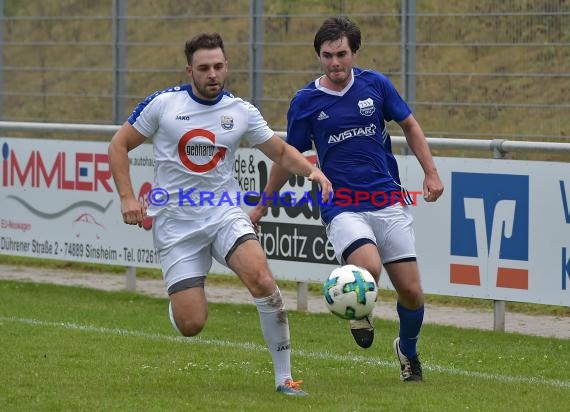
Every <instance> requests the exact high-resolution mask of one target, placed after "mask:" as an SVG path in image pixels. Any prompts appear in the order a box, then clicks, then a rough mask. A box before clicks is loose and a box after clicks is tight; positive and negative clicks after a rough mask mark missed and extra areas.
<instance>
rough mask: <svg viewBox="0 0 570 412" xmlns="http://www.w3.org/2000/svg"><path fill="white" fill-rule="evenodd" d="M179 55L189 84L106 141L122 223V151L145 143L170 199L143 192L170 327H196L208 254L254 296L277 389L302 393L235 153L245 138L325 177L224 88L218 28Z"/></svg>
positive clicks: (125, 209)
mask: <svg viewBox="0 0 570 412" xmlns="http://www.w3.org/2000/svg"><path fill="white" fill-rule="evenodd" d="M185 54H186V59H187V62H188V65H187V66H186V74H187V75H188V77H189V78H190V79H191V83H190V84H186V85H181V86H175V87H171V88H169V89H165V90H162V91H159V92H156V93H154V94H152V95H150V96H149V97H148V98H147V99H146V100H144V101H143V102H141V103H140V104H139V105H138V106H137V107H136V108H135V110H134V111H133V113H132V114H131V116H130V117H129V119H128V121H127V122H125V123H124V124H123V125H122V126H121V128H120V129H119V130H118V131H117V133H115V135H114V136H113V139H112V140H111V143H110V144H109V164H110V167H111V171H112V173H113V178H114V180H115V184H116V186H117V192H118V194H119V196H120V199H121V213H122V215H123V221H124V222H125V223H126V224H130V225H137V224H138V225H139V226H140V225H141V224H142V221H143V219H144V218H145V215H146V213H147V209H146V207H145V205H141V204H140V203H139V201H138V200H137V198H136V197H135V195H134V191H133V188H132V182H131V179H130V175H129V158H128V152H129V151H130V150H132V149H134V148H135V147H137V146H139V145H140V144H142V143H143V142H145V141H152V143H153V155H154V160H155V167H154V184H153V188H154V189H157V190H160V191H163V193H166V194H168V197H167V198H168V199H170V200H171V201H169V202H168V203H162V202H161V204H157V203H156V202H151V198H150V197H149V202H151V204H150V206H149V208H148V215H149V216H152V217H153V238H154V244H155V247H156V249H157V250H158V252H159V254H160V263H161V266H162V272H163V276H164V282H165V286H166V289H167V291H168V295H169V297H170V306H169V315H170V321H171V323H172V325H173V326H174V328H175V329H176V330H177V331H178V332H180V333H181V334H182V335H184V336H195V335H197V334H199V333H200V331H201V330H202V328H203V327H204V325H205V323H206V319H207V317H208V305H207V300H206V295H205V292H204V284H205V280H206V276H207V273H208V271H209V270H210V267H211V265H212V258H215V259H216V260H218V261H219V262H220V263H222V264H224V265H226V266H227V267H229V268H231V269H232V270H233V271H234V272H235V273H236V274H237V275H238V277H239V278H240V279H241V281H242V282H243V283H244V285H245V286H246V287H247V289H248V290H249V292H250V293H251V295H252V297H253V301H254V303H255V305H256V306H257V310H258V312H259V318H260V323H261V329H262V332H263V337H264V338H265V341H266V343H267V347H268V349H269V352H270V353H271V357H272V360H273V368H274V378H275V387H276V390H277V392H280V393H284V394H286V395H292V396H304V395H306V392H305V391H303V390H302V389H301V387H300V383H301V381H294V380H293V379H292V377H291V360H290V353H291V348H290V337H289V323H288V317H287V312H286V310H285V309H284V307H283V299H282V296H281V292H280V291H279V288H278V287H277V284H276V282H275V279H274V278H273V276H272V274H271V272H270V270H269V267H268V265H267V258H266V257H265V254H264V252H263V249H262V248H261V244H260V243H259V240H258V239H257V236H256V235H255V231H254V227H253V225H252V222H251V221H250V219H249V218H248V216H247V214H246V213H245V212H244V211H243V210H242V209H241V207H240V206H239V205H240V204H241V203H240V202H239V200H240V199H239V196H240V188H239V185H238V183H237V181H236V179H235V178H234V176H233V165H234V154H235V151H236V150H237V148H238V147H239V145H240V142H241V141H242V139H243V138H247V141H248V142H249V143H250V144H251V145H252V146H256V147H257V148H258V149H260V150H261V151H262V152H263V153H265V154H266V155H267V156H268V157H269V158H270V159H272V160H273V161H274V162H276V164H280V165H282V166H284V167H286V169H287V170H289V171H290V172H292V173H296V174H301V175H304V176H306V177H308V178H309V179H310V180H314V181H315V182H317V183H318V184H319V185H324V186H325V187H327V188H328V189H329V190H332V188H331V185H330V182H329V180H328V179H327V178H326V177H325V176H324V174H323V173H322V171H320V170H319V169H317V168H316V167H314V166H313V165H312V164H311V163H310V162H309V161H308V160H307V159H305V157H304V156H303V155H302V154H301V153H299V152H298V151H297V150H296V149H294V148H293V147H291V146H290V145H288V144H287V143H285V142H284V141H283V140H282V139H281V138H280V137H279V136H277V135H276V134H275V133H274V132H273V130H271V129H270V128H269V126H268V125H267V123H266V121H265V120H264V119H263V117H262V116H261V114H260V112H259V110H257V109H256V108H255V107H254V106H253V105H251V104H250V103H248V102H246V101H244V100H242V99H240V98H237V97H234V96H233V95H232V94H230V93H229V92H228V91H227V90H225V89H224V82H225V80H226V77H227V72H228V63H227V61H226V54H225V51H224V44H223V41H222V38H221V37H220V35H219V34H218V33H202V34H199V35H197V36H195V37H194V38H193V39H191V40H189V41H188V42H187V43H186V46H185ZM204 192H205V193H214V194H215V196H216V200H221V199H225V200H224V201H223V202H219V203H218V204H217V205H209V204H205V205H204V204H202V203H201V202H198V200H197V199H195V198H194V199H192V198H191V197H190V193H204ZM155 200H156V199H155ZM193 200H194V201H196V202H198V203H199V204H196V203H195V202H194V201H193Z"/></svg>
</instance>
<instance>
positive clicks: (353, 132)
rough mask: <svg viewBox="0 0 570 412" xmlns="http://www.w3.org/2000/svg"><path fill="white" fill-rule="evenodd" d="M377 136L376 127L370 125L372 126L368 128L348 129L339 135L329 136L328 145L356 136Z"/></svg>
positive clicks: (371, 124) (372, 124)
mask: <svg viewBox="0 0 570 412" xmlns="http://www.w3.org/2000/svg"><path fill="white" fill-rule="evenodd" d="M375 134H376V125H375V124H374V123H370V126H366V127H355V128H353V129H348V130H345V131H343V132H340V133H339V134H331V135H330V136H329V140H328V143H329V144H331V143H339V142H342V141H343V140H346V139H350V138H351V137H355V136H374V135H375Z"/></svg>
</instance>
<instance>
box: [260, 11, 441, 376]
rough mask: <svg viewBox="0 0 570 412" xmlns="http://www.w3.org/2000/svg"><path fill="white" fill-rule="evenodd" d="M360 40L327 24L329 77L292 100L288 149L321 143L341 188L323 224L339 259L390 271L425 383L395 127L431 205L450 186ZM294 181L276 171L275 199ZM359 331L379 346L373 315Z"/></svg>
mask: <svg viewBox="0 0 570 412" xmlns="http://www.w3.org/2000/svg"><path fill="white" fill-rule="evenodd" d="M360 42H361V34H360V29H359V28H358V26H357V25H356V24H354V23H353V22H351V21H350V20H349V19H347V18H345V17H332V18H328V19H326V20H325V21H324V22H323V24H322V25H321V27H320V28H319V30H318V31H317V33H316V34H315V39H314V48H315V52H316V53H317V57H318V59H319V61H320V63H321V66H322V68H323V71H324V75H323V76H321V77H319V78H318V79H316V80H315V81H313V82H311V83H309V84H307V85H306V86H305V87H304V88H303V89H301V90H299V91H298V92H297V93H296V95H295V97H294V98H293V99H292V101H291V105H290V107H289V112H288V115H287V142H288V143H289V144H291V145H293V146H294V147H296V148H297V149H299V150H300V151H306V150H309V149H311V148H312V147H313V145H314V147H315V148H316V151H317V157H318V160H319V165H320V167H321V169H322V170H323V172H324V173H325V174H326V175H327V177H328V178H329V179H330V180H331V182H332V183H333V186H334V188H335V194H334V195H333V198H332V201H331V202H330V203H329V204H323V205H321V218H322V220H323V222H324V223H325V225H326V230H327V235H328V238H329V240H330V242H331V243H332V245H333V248H334V250H335V253H336V256H337V259H338V260H339V262H341V263H342V264H347V263H348V264H353V265H356V266H360V267H364V268H366V269H367V270H368V271H369V272H370V273H371V274H372V275H373V276H374V278H375V279H376V280H377V281H378V279H379V276H380V272H381V270H382V265H383V266H384V268H385V269H386V271H387V272H388V276H389V277H390V280H391V282H392V284H393V286H394V289H396V292H397V293H398V302H397V305H396V310H397V312H398V315H399V318H400V331H399V335H398V337H396V338H395V340H394V341H393V347H394V351H395V354H396V356H397V358H398V361H399V363H400V379H401V380H402V381H407V382H409V381H421V380H423V373H422V368H421V363H420V360H419V357H418V354H417V351H416V343H417V341H418V337H419V333H420V329H421V326H422V323H423V317H424V305H423V303H424V296H423V291H422V288H421V282H420V274H419V270H418V265H417V262H416V251H415V235H414V230H413V219H412V215H411V213H410V211H409V205H410V204H413V198H412V197H411V196H410V193H409V192H407V191H406V190H405V189H404V188H403V187H402V186H401V184H400V178H399V173H398V165H397V163H396V158H395V157H394V155H393V153H392V147H391V146H392V145H391V141H390V135H389V134H388V132H387V130H386V125H385V122H388V121H391V120H394V121H396V122H397V123H398V125H399V126H400V127H401V128H402V131H403V132H404V135H405V136H406V140H407V143H408V145H409V147H410V148H411V149H412V151H413V153H414V154H415V155H416V158H417V159H418V161H419V163H420V165H421V167H422V168H423V171H424V174H425V178H424V182H423V195H424V199H425V200H426V201H427V202H434V201H436V200H437V199H438V198H439V197H440V196H441V194H442V193H443V184H442V182H441V180H440V178H439V175H438V173H437V170H436V167H435V164H434V162H433V159H432V155H431V152H430V149H429V146H428V144H427V140H426V138H425V136H424V133H423V131H422V129H421V127H420V125H419V124H418V122H417V121H416V120H415V118H414V116H413V115H412V112H411V110H410V108H409V107H408V105H407V104H406V102H405V101H404V100H403V99H402V98H401V97H400V95H399V94H398V92H397V91H396V88H395V87H394V86H393V85H392V83H391V82H390V80H389V79H388V78H387V77H386V76H384V75H383V74H381V73H378V72H376V71H373V70H366V69H361V68H359V67H356V66H354V62H355V60H356V52H357V50H358V49H359V48H360ZM288 177H289V172H288V171H287V170H285V169H283V168H282V167H280V166H279V165H274V166H273V167H272V169H271V174H270V177H269V181H268V183H267V185H266V187H265V189H264V190H265V192H266V193H267V194H268V195H272V194H273V193H274V192H275V191H278V190H279V189H280V188H281V187H282V186H283V184H284V183H285V182H286V181H287V179H288ZM341 192H342V197H341V196H339V195H340V194H341ZM379 194H380V195H381V194H383V196H380V195H379ZM266 213H267V207H266V206H264V205H257V206H256V207H255V208H254V209H253V210H252V211H251V212H250V217H251V220H252V222H253V223H254V225H257V223H258V222H259V220H260V219H261V217H262V216H263V215H264V214H266ZM350 331H351V333H352V335H353V337H354V339H355V341H356V343H357V344H358V345H359V346H361V347H363V348H368V347H370V346H371V345H372V342H373V339H374V325H373V323H372V321H371V319H370V316H368V317H366V318H364V319H362V320H352V321H350Z"/></svg>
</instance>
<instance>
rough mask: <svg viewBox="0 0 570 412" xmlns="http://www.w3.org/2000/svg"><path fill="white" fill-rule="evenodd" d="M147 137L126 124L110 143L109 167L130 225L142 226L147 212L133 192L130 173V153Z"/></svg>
mask: <svg viewBox="0 0 570 412" xmlns="http://www.w3.org/2000/svg"><path fill="white" fill-rule="evenodd" d="M144 140H145V137H144V136H143V135H142V134H140V133H139V132H138V131H137V130H136V129H135V128H134V127H133V126H131V124H130V123H128V122H126V123H125V124H123V125H122V126H121V128H120V129H119V130H117V132H116V133H115V135H114V136H113V138H112V139H111V143H109V149H108V154H109V167H110V168H111V173H112V174H113V179H114V181H115V186H116V187H117V192H118V193H119V198H120V200H121V214H122V215H123V221H124V222H125V223H127V224H129V225H139V226H141V225H142V222H143V219H144V217H145V214H146V211H145V207H144V205H142V204H140V203H139V201H138V200H137V198H136V197H135V194H134V192H133V185H132V182H131V177H130V173H129V157H128V152H129V151H130V150H132V149H134V148H135V147H137V146H139V145H140V144H141V143H143V142H144Z"/></svg>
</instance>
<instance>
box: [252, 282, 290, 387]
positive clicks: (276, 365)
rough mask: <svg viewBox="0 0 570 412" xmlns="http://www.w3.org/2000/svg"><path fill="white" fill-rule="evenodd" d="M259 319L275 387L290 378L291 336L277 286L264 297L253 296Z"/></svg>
mask: <svg viewBox="0 0 570 412" xmlns="http://www.w3.org/2000/svg"><path fill="white" fill-rule="evenodd" d="M253 301H254V302H255V304H256V305H257V311H258V312H259V320H260V321H261V331H262V332H263V337H264V338H265V342H266V343H267V347H268V348H269V352H271V358H272V359H273V370H274V372H275V387H277V386H279V385H282V384H283V382H285V380H286V379H291V338H290V336H289V320H288V317H287V312H286V311H285V309H284V308H283V298H282V297H281V291H280V290H279V288H276V289H275V292H273V294H272V295H271V296H268V297H266V298H254V299H253Z"/></svg>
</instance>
